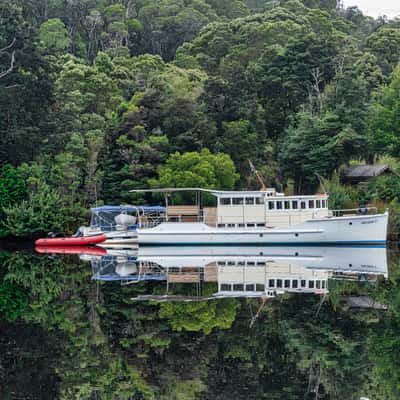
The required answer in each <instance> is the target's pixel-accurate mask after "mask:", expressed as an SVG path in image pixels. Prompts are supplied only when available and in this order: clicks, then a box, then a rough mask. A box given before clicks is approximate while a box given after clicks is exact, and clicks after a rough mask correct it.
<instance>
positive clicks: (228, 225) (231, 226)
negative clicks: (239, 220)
mask: <svg viewBox="0 0 400 400" xmlns="http://www.w3.org/2000/svg"><path fill="white" fill-rule="evenodd" d="M226 226H227V227H228V228H234V227H235V224H226Z"/></svg>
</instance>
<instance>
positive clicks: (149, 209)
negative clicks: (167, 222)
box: [90, 205, 165, 212]
mask: <svg viewBox="0 0 400 400" xmlns="http://www.w3.org/2000/svg"><path fill="white" fill-rule="evenodd" d="M90 210H91V211H92V212H123V211H126V212H129V211H141V212H164V211H165V207H161V206H129V205H126V206H100V207H93V208H91V209H90Z"/></svg>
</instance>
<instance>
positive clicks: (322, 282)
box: [321, 281, 325, 289]
mask: <svg viewBox="0 0 400 400" xmlns="http://www.w3.org/2000/svg"><path fill="white" fill-rule="evenodd" d="M321 284H322V285H321V287H322V289H325V281H321Z"/></svg>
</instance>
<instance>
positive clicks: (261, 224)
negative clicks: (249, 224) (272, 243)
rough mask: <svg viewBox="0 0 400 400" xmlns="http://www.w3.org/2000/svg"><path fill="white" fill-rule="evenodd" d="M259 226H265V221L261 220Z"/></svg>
mask: <svg viewBox="0 0 400 400" xmlns="http://www.w3.org/2000/svg"><path fill="white" fill-rule="evenodd" d="M257 226H259V227H263V226H265V224H264V222H260V223H259V224H257Z"/></svg>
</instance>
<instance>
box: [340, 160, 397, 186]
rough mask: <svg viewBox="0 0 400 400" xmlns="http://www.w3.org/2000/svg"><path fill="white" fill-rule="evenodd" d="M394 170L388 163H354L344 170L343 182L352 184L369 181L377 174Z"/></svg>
mask: <svg viewBox="0 0 400 400" xmlns="http://www.w3.org/2000/svg"><path fill="white" fill-rule="evenodd" d="M391 173H392V170H391V169H390V167H389V165H387V164H370V165H367V164H364V165H352V166H350V167H348V168H346V169H344V170H343V172H342V175H341V176H342V182H343V183H347V184H350V185H356V184H358V183H364V182H368V181H369V180H370V179H372V178H375V177H376V176H381V175H388V174H391Z"/></svg>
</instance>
